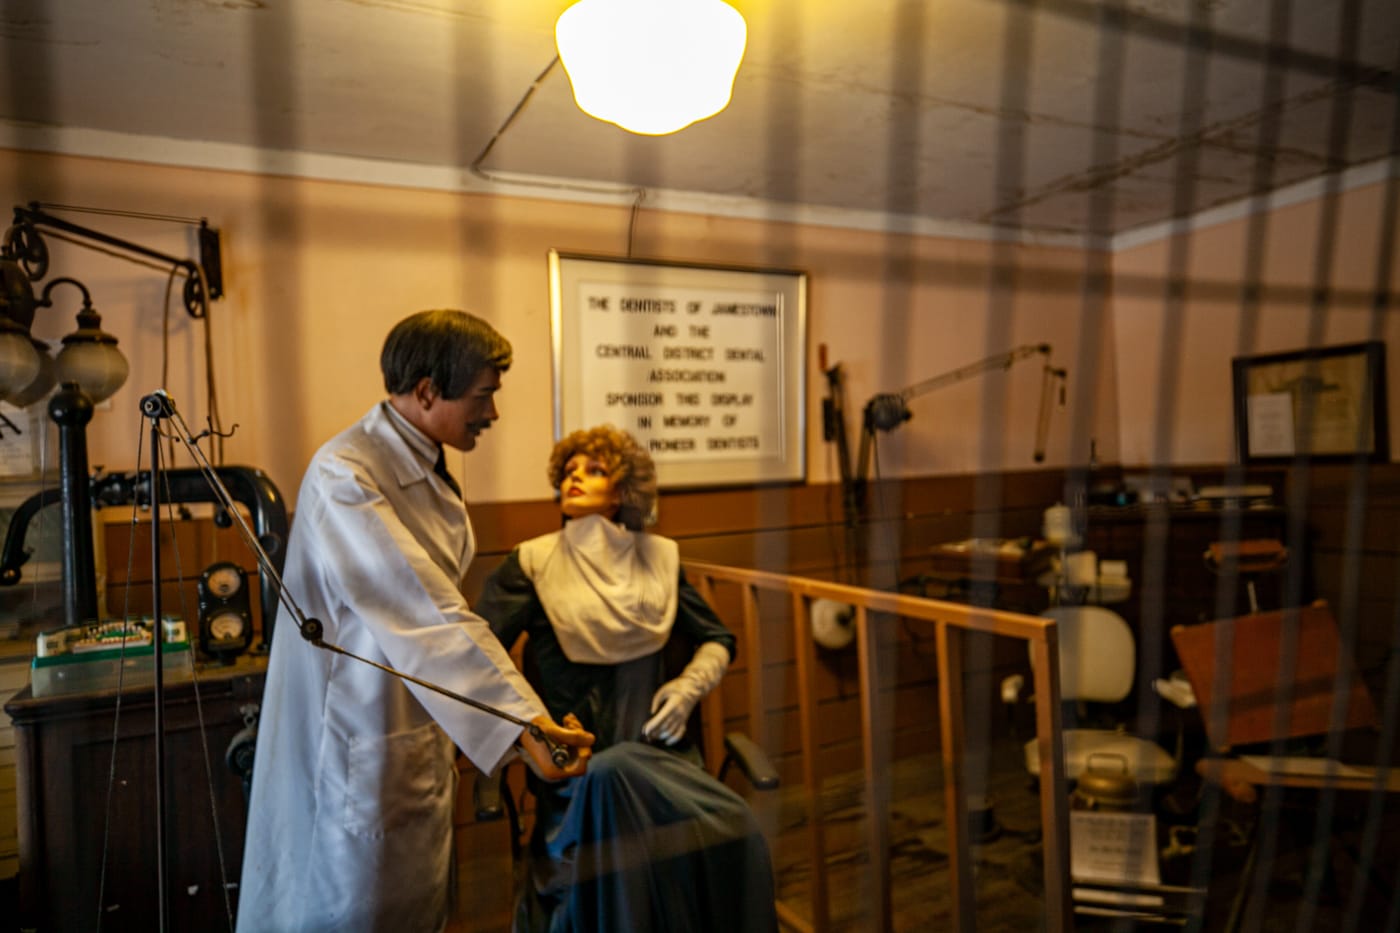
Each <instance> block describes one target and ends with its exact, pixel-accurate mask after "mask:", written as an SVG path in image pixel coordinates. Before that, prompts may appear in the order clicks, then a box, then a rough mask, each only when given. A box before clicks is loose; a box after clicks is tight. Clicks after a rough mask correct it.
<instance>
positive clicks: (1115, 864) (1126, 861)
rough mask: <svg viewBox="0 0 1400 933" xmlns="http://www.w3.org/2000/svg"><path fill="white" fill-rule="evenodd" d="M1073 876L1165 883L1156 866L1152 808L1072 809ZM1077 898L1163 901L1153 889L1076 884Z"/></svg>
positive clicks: (1140, 902)
mask: <svg viewBox="0 0 1400 933" xmlns="http://www.w3.org/2000/svg"><path fill="white" fill-rule="evenodd" d="M1069 863H1070V876H1071V877H1072V878H1073V880H1074V881H1077V882H1093V881H1101V882H1111V883H1114V884H1161V883H1162V876H1161V872H1160V871H1158V868H1157V823H1156V821H1155V820H1154V819H1153V817H1152V814H1150V813H1112V812H1107V811H1103V810H1071V811H1070V814H1069ZM1074 894H1075V897H1077V898H1080V899H1082V900H1096V901H1099V902H1101V903H1116V904H1136V905H1141V906H1159V905H1161V904H1162V898H1161V897H1159V896H1156V895H1150V894H1131V893H1127V892H1117V891H1094V890H1084V889H1079V888H1076V889H1075V892H1074Z"/></svg>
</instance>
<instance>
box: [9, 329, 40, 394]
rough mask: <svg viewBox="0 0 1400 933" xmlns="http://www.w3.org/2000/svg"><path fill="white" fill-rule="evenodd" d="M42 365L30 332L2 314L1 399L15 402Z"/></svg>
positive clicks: (35, 376)
mask: <svg viewBox="0 0 1400 933" xmlns="http://www.w3.org/2000/svg"><path fill="white" fill-rule="evenodd" d="M40 365H41V362H40V360H39V354H38V352H37V351H36V350H35V349H34V344H33V343H32V342H31V341H30V339H29V334H27V333H25V331H24V328H22V327H20V326H19V325H17V324H15V323H14V322H13V321H11V320H10V319H9V318H8V317H5V316H4V315H0V399H4V400H5V401H7V402H10V403H11V404H15V398H16V397H17V396H18V395H19V394H20V393H21V392H23V391H24V390H25V389H27V388H28V387H29V384H30V383H32V382H33V381H34V380H35V379H36V378H38V376H39V367H40Z"/></svg>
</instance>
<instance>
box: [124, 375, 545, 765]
mask: <svg viewBox="0 0 1400 933" xmlns="http://www.w3.org/2000/svg"><path fill="white" fill-rule="evenodd" d="M141 412H142V414H144V415H145V416H146V417H148V418H152V419H159V418H166V419H168V421H169V423H170V425H171V427H172V428H173V429H174V431H175V439H176V440H177V441H179V443H181V444H182V445H184V447H185V450H186V451H187V452H188V453H189V455H190V456H191V457H192V458H193V459H194V462H195V466H196V467H198V469H199V471H200V473H201V474H202V475H203V476H204V479H205V480H206V481H207V482H208V483H209V488H210V490H211V491H212V492H213V493H214V497H215V498H216V499H217V500H218V504H219V506H220V508H222V509H223V510H224V512H225V514H227V515H228V516H229V517H230V518H231V519H232V520H233V522H234V523H235V524H236V525H237V527H238V532H239V535H240V536H241V537H242V538H243V543H244V544H246V545H247V546H248V549H249V550H251V551H252V552H253V555H254V556H255V557H256V558H257V561H258V568H259V570H260V571H261V572H262V573H264V574H266V575H267V576H268V578H269V579H271V580H272V582H273V584H274V585H275V586H276V591H277V599H278V601H279V602H280V603H281V604H282V605H283V607H285V608H286V610H287V611H288V612H289V613H291V616H292V621H293V622H295V623H296V627H297V630H298V631H300V632H301V637H302V638H304V639H305V640H306V641H308V642H310V643H311V644H313V645H315V646H316V647H317V648H324V649H325V650H326V651H331V652H334V653H335V654H339V655H344V656H345V657H347V658H351V659H353V660H356V661H359V662H361V663H362V664H368V665H369V666H370V667H375V668H378V669H379V670H381V671H384V672H385V673H386V674H391V675H393V676H394V677H398V678H399V679H400V680H404V681H407V682H409V683H413V684H417V685H418V686H420V687H423V688H424V689H426V690H431V691H433V692H434V693H437V694H441V695H442V696H445V697H447V698H448V699H451V700H456V701H457V702H458V703H463V704H465V705H467V706H470V707H471V708H473V709H477V710H480V711H481V712H483V713H489V714H490V715H492V716H496V717H498V718H500V719H504V720H505V721H506V722H509V723H513V724H515V725H517V726H522V727H524V729H525V731H526V732H528V733H529V734H530V736H531V737H532V738H534V739H535V740H537V741H539V742H542V743H544V745H545V747H547V748H548V749H549V757H550V759H551V760H552V761H553V762H554V764H555V766H556V767H560V768H562V767H564V766H565V765H567V764H568V762H569V759H570V757H571V755H570V752H569V749H568V748H567V747H566V746H564V745H562V744H560V743H558V742H555V741H554V740H553V739H551V738H550V737H549V736H547V735H545V733H544V730H542V729H541V728H540V727H539V726H537V725H535V724H534V723H532V722H527V721H525V720H524V719H521V718H519V717H518V716H513V715H511V714H510V713H507V712H506V711H505V710H502V709H497V708H496V707H494V706H490V705H488V704H486V703H483V702H481V701H480V700H474V699H472V698H471V697H468V696H463V695H462V694H460V693H456V692H454V691H452V690H448V689H447V688H446V687H442V686H439V685H438V684H435V683H432V682H431V681H427V680H423V679H422V678H420V677H415V676H414V675H412V674H408V673H405V672H404V671H400V670H397V669H395V668H393V667H390V666H389V665H387V664H380V663H379V662H378V661H374V660H371V659H370V658H366V657H363V656H361V655H358V654H355V653H354V652H352V651H346V650H345V649H344V648H341V647H340V646H339V645H336V644H334V643H332V642H329V641H326V640H325V638H324V634H325V626H324V624H322V622H321V620H320V619H317V618H314V617H312V618H308V617H307V616H306V614H305V613H304V612H302V610H301V606H300V605H298V604H297V601H296V599H295V598H294V597H293V596H292V594H291V593H290V592H288V590H287V588H286V586H284V585H283V584H282V578H281V576H280V575H279V574H278V573H277V568H276V567H274V566H273V564H272V558H271V557H269V556H268V553H267V551H266V550H265V549H264V548H263V546H262V543H261V542H260V541H258V537H257V535H256V534H254V533H253V530H252V529H251V528H249V527H248V523H247V521H246V520H245V519H244V518H243V516H242V515H241V514H240V513H239V511H238V509H237V508H235V505H234V499H233V496H232V495H231V494H230V493H229V491H228V487H226V486H225V485H224V482H223V480H222V479H220V478H219V474H218V472H217V471H216V470H215V469H214V466H213V465H212V464H211V463H210V462H209V459H208V457H206V456H205V455H204V451H203V450H202V449H200V447H199V443H198V441H199V438H196V437H194V436H193V435H192V434H191V433H190V430H189V427H188V426H187V425H186V424H185V419H184V418H183V417H181V415H180V413H179V412H178V411H177V410H176V409H175V402H174V401H173V400H172V399H171V398H170V396H169V395H167V394H166V392H165V390H164V389H157V390H156V391H155V392H152V393H151V394H150V395H147V396H146V397H145V398H143V399H142V400H141ZM211 433H213V432H212V429H211V430H210V431H206V432H204V433H203V434H201V435H200V436H199V437H200V438H202V437H204V436H205V435H206V434H211Z"/></svg>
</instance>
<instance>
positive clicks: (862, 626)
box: [856, 606, 894, 931]
mask: <svg viewBox="0 0 1400 933" xmlns="http://www.w3.org/2000/svg"><path fill="white" fill-rule="evenodd" d="M876 651H877V643H876V638H875V631H874V626H873V625H871V623H870V613H869V612H867V611H866V609H865V607H864V606H857V607H856V656H857V661H858V663H859V666H860V730H861V752H862V760H863V764H864V768H865V799H866V817H865V818H866V847H867V848H868V849H869V855H870V870H871V871H872V872H873V873H874V876H875V878H874V880H875V885H874V888H875V891H876V897H875V901H874V904H873V905H872V906H873V908H874V910H875V916H874V917H872V918H871V924H870V929H872V930H881V931H888V930H892V929H894V906H893V903H892V899H891V892H890V831H889V823H890V785H889V780H888V777H887V775H888V770H887V769H884V768H881V767H880V764H881V761H880V750H879V748H877V746H876V741H875V740H876V737H877V736H879V735H880V734H881V723H882V710H881V708H880V666H879V657H878V656H877V654H876Z"/></svg>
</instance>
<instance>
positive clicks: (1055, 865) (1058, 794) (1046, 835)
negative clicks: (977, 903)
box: [1031, 625, 1074, 931]
mask: <svg viewBox="0 0 1400 933" xmlns="http://www.w3.org/2000/svg"><path fill="white" fill-rule="evenodd" d="M1031 676H1032V677H1033V678H1034V682H1035V738H1036V743H1037V745H1038V746H1039V748H1038V751H1039V752H1040V825H1041V832H1042V845H1041V848H1042V851H1043V852H1044V855H1045V920H1046V929H1047V930H1050V931H1057V930H1072V929H1074V914H1073V911H1074V902H1073V898H1072V897H1071V891H1070V872H1069V868H1070V866H1069V782H1068V781H1067V780H1066V779H1065V739H1064V733H1063V731H1062V729H1061V724H1060V652H1059V634H1058V630H1057V629H1056V628H1055V626H1054V625H1051V626H1050V627H1048V628H1046V629H1045V630H1044V632H1043V633H1042V634H1041V637H1040V638H1039V639H1035V640H1033V641H1032V642H1031Z"/></svg>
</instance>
